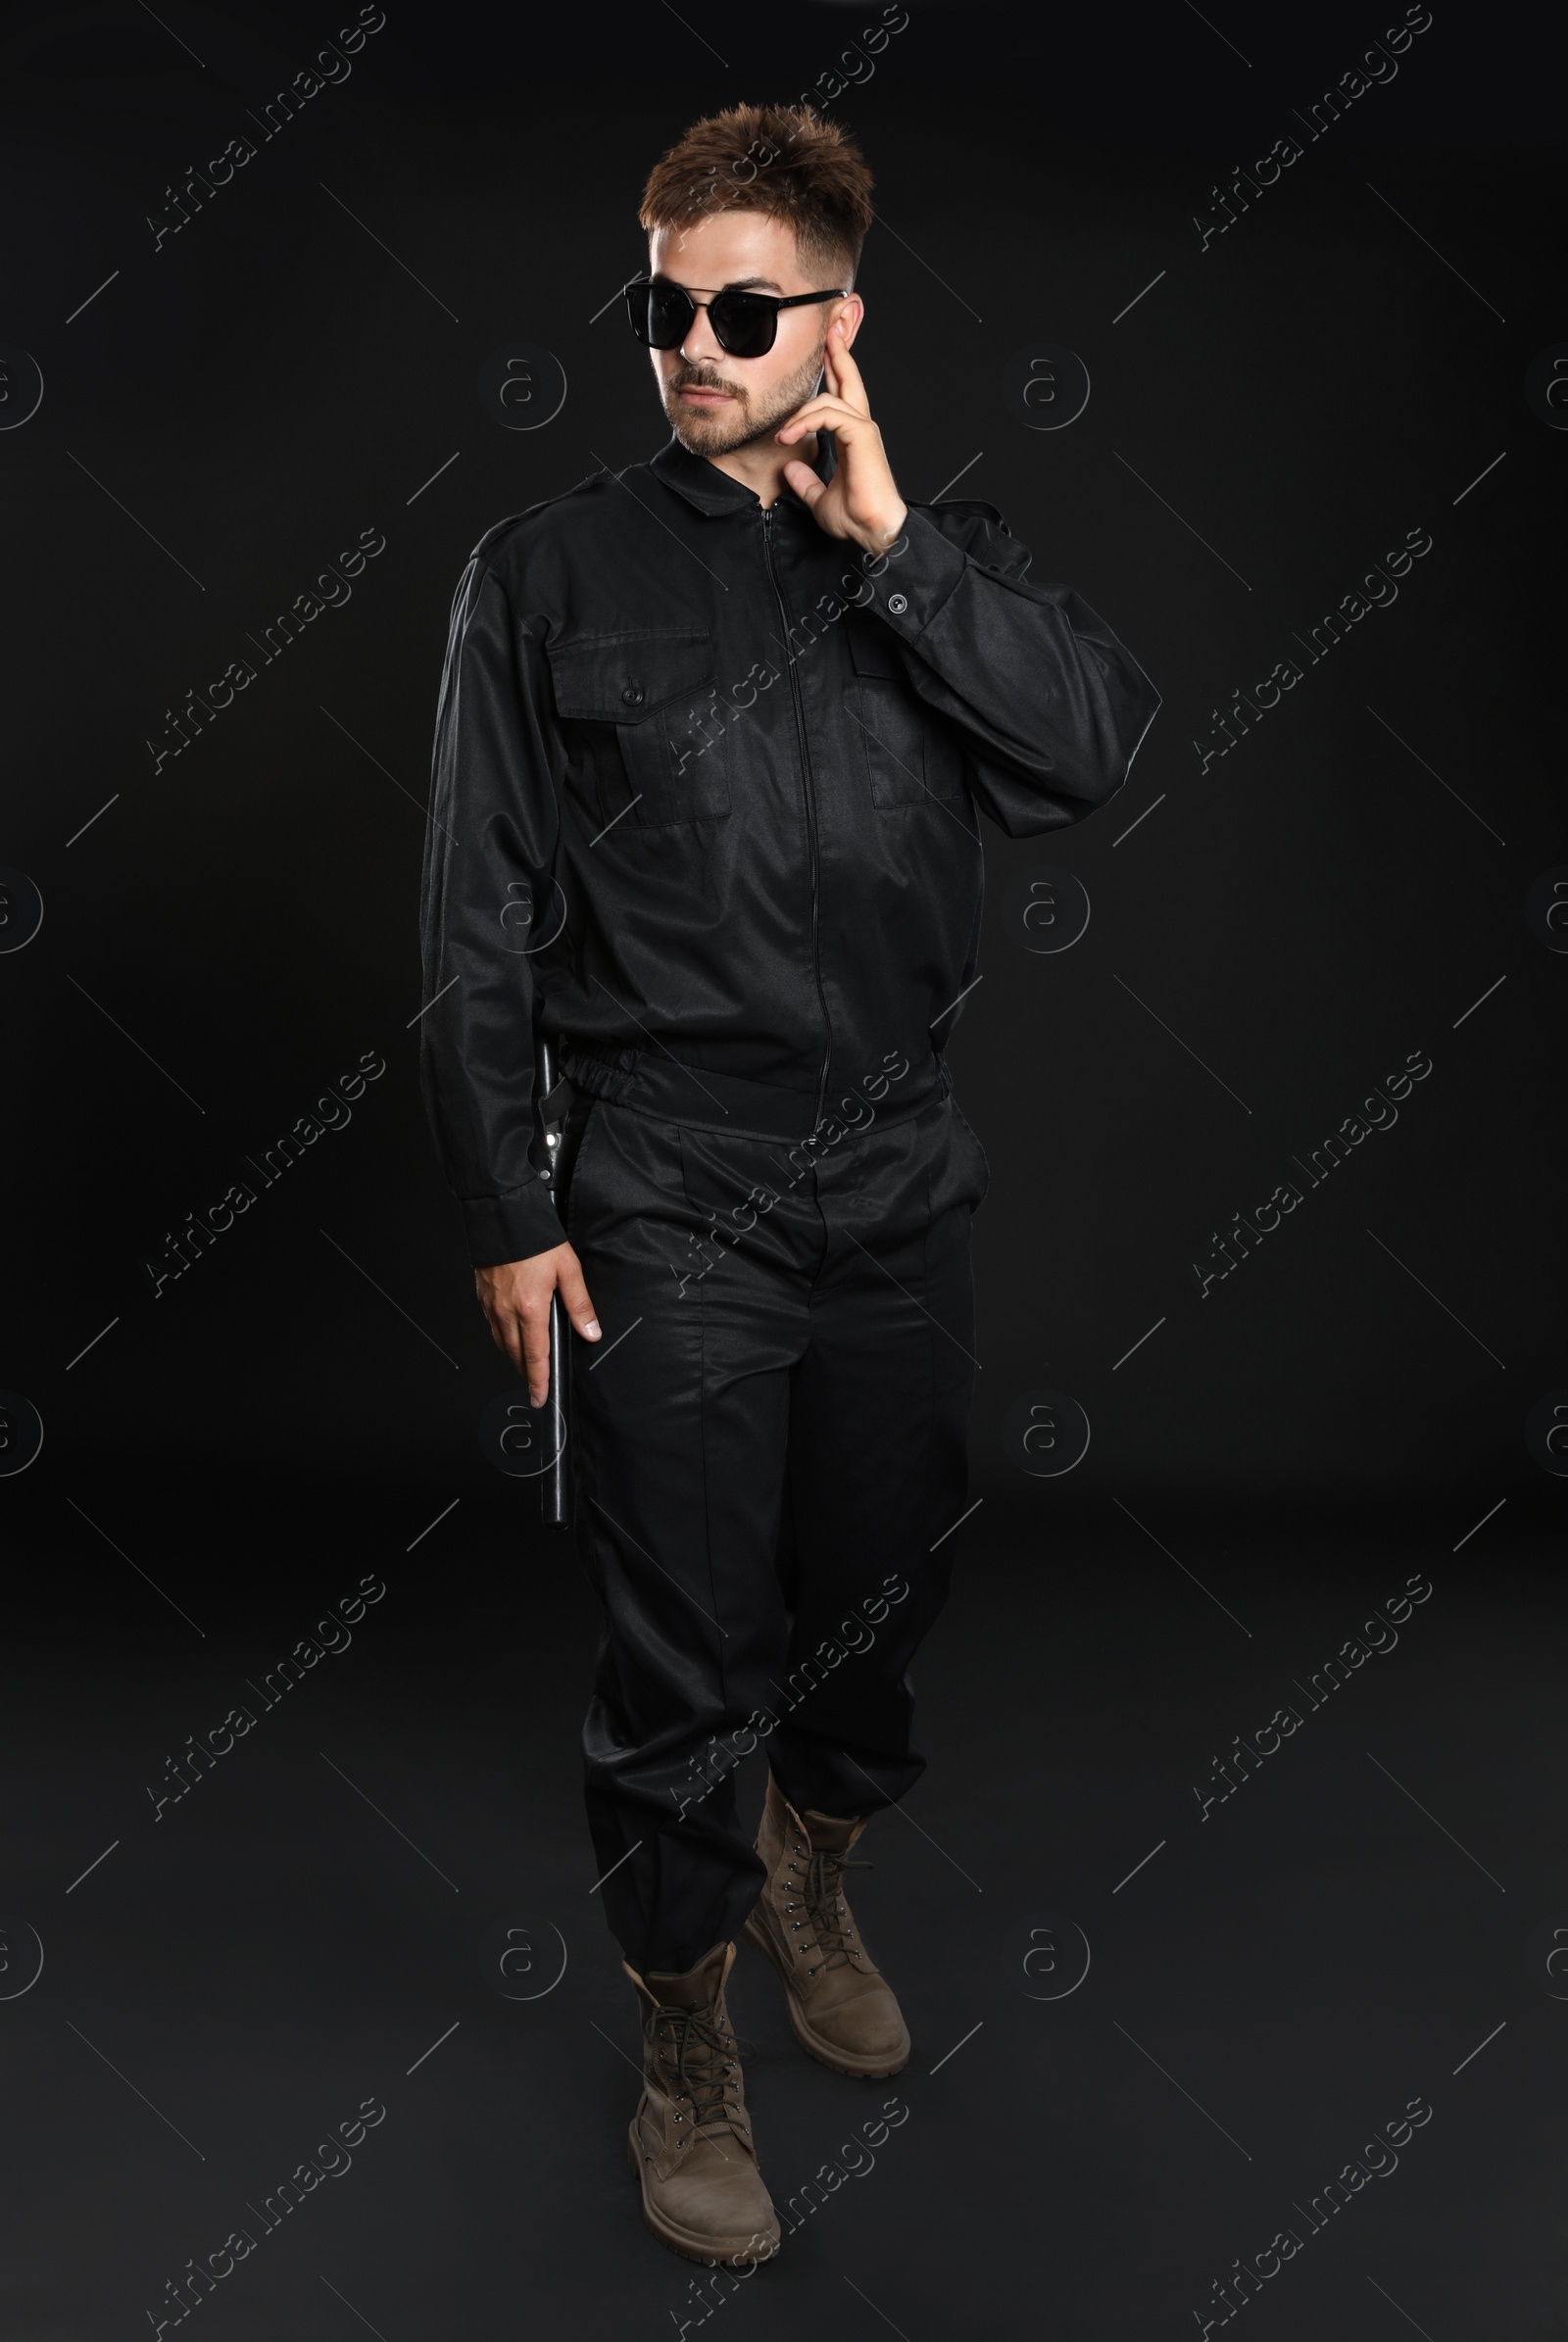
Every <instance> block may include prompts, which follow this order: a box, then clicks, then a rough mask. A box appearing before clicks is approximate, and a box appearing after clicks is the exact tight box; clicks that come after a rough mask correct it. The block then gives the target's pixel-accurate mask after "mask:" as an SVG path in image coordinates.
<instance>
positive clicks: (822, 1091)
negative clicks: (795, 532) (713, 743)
mask: <svg viewBox="0 0 1568 2342" xmlns="http://www.w3.org/2000/svg"><path fill="white" fill-rule="evenodd" d="M762 560H763V562H764V563H765V565H766V568H767V578H768V583H769V585H771V587H772V589H773V599H774V601H775V602H776V603H777V604H778V615H779V623H780V625H781V626H782V627H783V629H784V656H785V661H786V663H787V665H788V667H789V676H790V700H791V703H792V705H793V707H794V709H795V738H796V742H797V745H798V746H799V749H800V752H801V780H802V784H803V787H804V790H805V796H806V835H807V840H808V843H809V847H810V853H811V974H812V977H813V979H814V980H815V984H816V998H817V1004H818V1006H819V1007H820V1008H821V1011H822V1070H821V1072H820V1074H819V1075H818V1076H817V1087H816V1113H815V1117H814V1120H815V1122H817V1123H820V1122H821V1119H822V1107H823V1102H824V1100H825V1099H826V1097H827V1076H828V1067H829V1065H830V1064H831V1063H832V1057H833V1027H832V1024H831V1022H830V1020H829V1017H828V1013H827V996H826V994H825V993H824V992H823V990H822V956H821V948H820V936H819V924H820V923H819V918H818V910H817V897H818V891H819V882H818V866H817V845H816V792H815V790H814V788H813V786H812V783H811V759H810V756H809V752H808V750H807V746H806V707H805V703H804V701H803V699H802V697H801V679H800V677H799V675H798V674H797V673H796V671H795V655H794V653H793V651H792V650H791V648H790V615H789V611H788V610H786V609H785V607H784V593H783V589H782V587H781V586H780V584H779V582H778V572H777V570H776V569H775V568H774V566H773V512H772V508H771V506H769V507H766V508H764V510H763V512H762Z"/></svg>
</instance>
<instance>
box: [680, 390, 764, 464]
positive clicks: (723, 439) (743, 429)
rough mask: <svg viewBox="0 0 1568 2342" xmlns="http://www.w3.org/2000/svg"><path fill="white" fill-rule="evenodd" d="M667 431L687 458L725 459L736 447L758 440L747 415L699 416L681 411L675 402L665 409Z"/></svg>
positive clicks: (702, 414)
mask: <svg viewBox="0 0 1568 2342" xmlns="http://www.w3.org/2000/svg"><path fill="white" fill-rule="evenodd" d="M665 413H666V414H667V415H668V416H669V424H670V429H671V430H672V431H673V432H674V434H675V436H676V438H677V439H678V440H679V441H680V444H681V446H682V447H683V448H684V449H685V450H686V453H687V454H688V455H689V456H727V455H729V454H730V453H731V452H732V450H734V449H735V448H738V447H745V446H746V444H747V442H748V441H749V440H752V439H756V438H758V437H760V433H759V431H758V427H757V424H756V423H755V421H754V420H753V419H752V417H751V415H748V414H744V413H742V414H737V413H735V412H734V411H733V410H731V411H730V412H728V413H718V414H713V413H708V414H704V413H702V412H698V413H696V414H694V413H693V412H692V410H691V409H690V408H689V407H682V406H681V405H680V404H679V403H678V401H677V402H674V403H672V405H671V406H670V407H668V408H666V409H665Z"/></svg>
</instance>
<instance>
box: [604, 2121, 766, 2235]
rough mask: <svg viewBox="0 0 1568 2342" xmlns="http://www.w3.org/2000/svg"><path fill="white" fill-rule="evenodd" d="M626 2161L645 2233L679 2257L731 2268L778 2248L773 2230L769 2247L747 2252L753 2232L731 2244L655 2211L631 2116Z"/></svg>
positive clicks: (635, 2128)
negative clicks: (715, 2239)
mask: <svg viewBox="0 0 1568 2342" xmlns="http://www.w3.org/2000/svg"><path fill="white" fill-rule="evenodd" d="M626 2161H627V2162H628V2163H629V2164H630V2165H631V2168H632V2174H633V2176H634V2178H635V2179H636V2181H637V2186H638V2191H639V2193H640V2194H641V2196H642V2201H643V2221H644V2224H645V2225H646V2227H647V2228H648V2231H649V2233H650V2234H651V2235H653V2236H657V2237H658V2239H659V2241H660V2243H661V2244H662V2245H663V2246H665V2247H666V2249H667V2250H668V2251H670V2252H672V2253H678V2254H679V2255H680V2257H681V2259H682V2260H683V2261H696V2262H698V2263H699V2264H700V2265H701V2266H702V2267H703V2268H704V2269H720V2268H725V2267H729V2268H733V2267H734V2266H735V2263H736V2261H737V2259H741V2260H751V2261H771V2260H772V2258H773V2256H774V2254H775V2253H776V2252H777V2251H778V2248H779V2243H780V2237H779V2235H778V2233H776V2232H775V2234H774V2236H773V2237H772V2240H771V2249H770V2250H769V2251H767V2252H763V2253H755V2252H749V2251H748V2250H747V2248H748V2246H750V2245H753V2244H755V2243H756V2241H757V2240H756V2238H755V2236H744V2237H739V2238H737V2239H736V2240H735V2242H734V2243H733V2244H715V2243H714V2242H713V2240H712V2239H711V2237H703V2236H698V2235H697V2234H696V2233H695V2232H694V2231H693V2230H692V2229H690V2228H683V2227H681V2226H680V2225H679V2223H678V2222H677V2221H675V2220H670V2219H668V2218H667V2216H666V2215H665V2214H663V2213H662V2212H661V2211H659V2209H658V2208H657V2206H656V2205H654V2204H653V2203H652V2202H651V2201H650V2198H649V2194H648V2180H647V2176H646V2173H645V2171H644V2168H643V2156H642V2150H641V2148H640V2147H639V2146H638V2144H637V2124H636V2122H635V2120H633V2122H632V2123H631V2126H630V2128H629V2129H628V2130H627V2132H626ZM775 2229H776V2222H775Z"/></svg>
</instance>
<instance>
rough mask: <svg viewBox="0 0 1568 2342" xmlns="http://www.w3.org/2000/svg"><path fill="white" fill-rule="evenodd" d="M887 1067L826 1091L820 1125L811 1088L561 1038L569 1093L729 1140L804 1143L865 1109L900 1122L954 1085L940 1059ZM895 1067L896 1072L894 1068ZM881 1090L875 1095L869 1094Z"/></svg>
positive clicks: (861, 1117)
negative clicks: (831, 1124) (789, 1086)
mask: <svg viewBox="0 0 1568 2342" xmlns="http://www.w3.org/2000/svg"><path fill="white" fill-rule="evenodd" d="M890 1055H891V1057H892V1059H893V1064H892V1065H887V1066H886V1067H885V1069H884V1070H882V1071H878V1072H875V1073H873V1074H871V1075H869V1076H868V1077H867V1078H866V1080H864V1081H862V1082H856V1083H848V1082H836V1083H832V1084H830V1085H829V1088H828V1091H827V1095H826V1097H825V1098H824V1099H823V1102H822V1113H821V1117H820V1121H819V1119H818V1116H817V1112H816V1097H817V1094H816V1092H815V1091H814V1090H783V1089H780V1088H778V1087H777V1085H776V1084H774V1083H772V1082H753V1081H749V1080H747V1079H745V1078H744V1077H743V1076H742V1075H740V1074H733V1073H711V1072H710V1071H709V1070H708V1068H707V1067H706V1066H701V1067H696V1068H694V1067H691V1066H686V1065H681V1064H679V1063H677V1062H676V1060H675V1059H674V1058H673V1057H666V1056H664V1055H662V1053H659V1052H656V1051H654V1050H652V1049H622V1048H619V1047H617V1046H616V1045H614V1044H613V1043H610V1044H605V1043H600V1042H592V1041H574V1040H572V1039H571V1037H570V1036H569V1035H563V1037H562V1040H561V1044H560V1064H561V1071H562V1073H563V1075H564V1077H565V1079H566V1080H567V1081H568V1082H569V1083H570V1084H571V1086H572V1088H573V1089H574V1090H584V1091H587V1092H588V1093H589V1095H590V1096H592V1097H594V1098H604V1099H605V1100H606V1102H607V1103H608V1104H610V1105H615V1106H629V1107H630V1108H631V1109H632V1111H633V1112H634V1113H637V1114H647V1115H649V1116H651V1117H652V1118H653V1119H654V1120H656V1121H659V1122H677V1123H680V1124H682V1125H683V1126H684V1127H685V1128H686V1129H688V1130H701V1131H719V1132H722V1133H724V1134H725V1135H726V1136H727V1137H729V1138H734V1139H775V1140H779V1139H782V1140H785V1141H788V1142H799V1141H801V1140H805V1139H809V1138H810V1137H811V1135H812V1134H813V1132H814V1131H816V1130H818V1129H819V1128H821V1127H823V1126H824V1125H826V1124H827V1123H829V1122H831V1121H833V1120H835V1119H841V1120H844V1121H846V1122H848V1123H850V1124H852V1125H853V1124H856V1123H859V1122H864V1121H865V1120H866V1119H867V1118H868V1117H867V1110H868V1109H869V1114H870V1117H871V1118H874V1119H875V1120H876V1121H878V1122H896V1121H903V1120H905V1119H906V1118H907V1116H908V1115H910V1114H917V1113H919V1111H920V1110H921V1108H922V1107H924V1106H928V1105H930V1104H931V1103H932V1101H933V1100H934V1099H936V1098H944V1097H946V1096H947V1094H948V1093H949V1091H951V1089H952V1087H953V1084H952V1081H951V1079H950V1077H949V1074H948V1069H947V1066H946V1064H945V1062H944V1061H943V1059H942V1058H940V1057H938V1056H935V1055H933V1056H931V1057H929V1058H928V1059H927V1060H926V1061H925V1063H924V1064H917V1063H914V1062H912V1061H910V1060H909V1059H908V1058H907V1057H904V1056H903V1055H902V1052H900V1051H898V1050H893V1051H890ZM900 1063H902V1064H903V1066H904V1068H905V1070H904V1071H903V1072H902V1073H896V1072H895V1071H894V1069H893V1068H894V1065H897V1064H900ZM878 1091H880V1092H881V1095H880V1097H879V1096H877V1095H875V1093H876V1092H878Z"/></svg>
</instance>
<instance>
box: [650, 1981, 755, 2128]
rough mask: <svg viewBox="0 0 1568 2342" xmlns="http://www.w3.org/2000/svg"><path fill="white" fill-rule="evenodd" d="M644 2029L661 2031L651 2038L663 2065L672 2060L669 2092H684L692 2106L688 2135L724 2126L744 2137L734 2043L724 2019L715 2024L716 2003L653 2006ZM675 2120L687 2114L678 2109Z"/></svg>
mask: <svg viewBox="0 0 1568 2342" xmlns="http://www.w3.org/2000/svg"><path fill="white" fill-rule="evenodd" d="M643 2030H644V2032H645V2033H646V2034H647V2036H648V2038H649V2040H650V2041H653V2040H654V2039H655V2035H656V2033H659V2032H662V2041H660V2042H658V2043H657V2044H656V2050H657V2054H658V2058H659V2063H660V2066H661V2069H663V2068H665V2067H666V2066H668V2065H669V2064H671V2063H672V2064H673V2066H674V2088H673V2090H672V2093H671V2094H672V2095H673V2096H675V2097H679V2098H684V2099H685V2100H686V2101H687V2103H688V2105H689V2106H690V2108H691V2122H692V2127H691V2131H690V2133H689V2136H690V2137H693V2138H695V2137H697V2136H699V2135H700V2134H703V2133H706V2134H707V2135H708V2136H709V2137H712V2135H713V2133H714V2132H715V2131H723V2130H729V2131H733V2132H734V2134H735V2135H736V2136H737V2137H738V2138H744V2137H745V2136H746V2118H745V2116H744V2114H743V2112H742V2110H741V2069H740V2054H739V2044H738V2042H737V2041H736V2039H735V2037H734V2034H733V2033H732V2032H731V2030H730V2029H729V2027H728V2026H727V2025H722V2026H721V2025H720V2024H719V2021H718V2009H717V2004H716V2003H711V2004H710V2006H709V2007H707V2008H706V2009H683V2008H676V2007H661V2008H657V2009H655V2010H654V2012H653V2014H652V2015H651V2016H650V2017H649V2018H648V2019H647V2021H646V2023H645V2025H644V2026H643ZM675 2120H676V2122H685V2121H686V2117H685V2115H683V2114H678V2115H676V2117H675Z"/></svg>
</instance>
